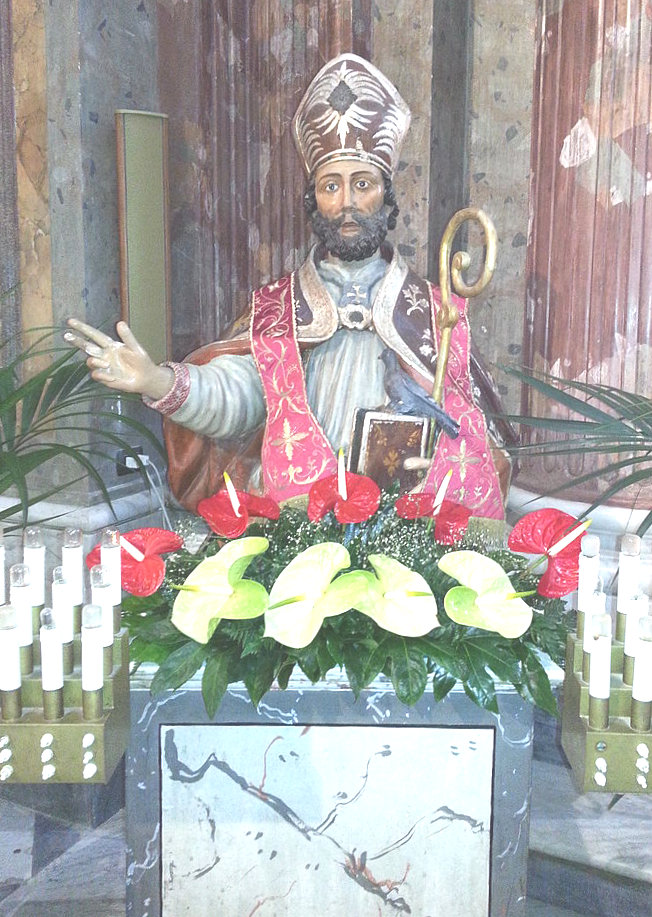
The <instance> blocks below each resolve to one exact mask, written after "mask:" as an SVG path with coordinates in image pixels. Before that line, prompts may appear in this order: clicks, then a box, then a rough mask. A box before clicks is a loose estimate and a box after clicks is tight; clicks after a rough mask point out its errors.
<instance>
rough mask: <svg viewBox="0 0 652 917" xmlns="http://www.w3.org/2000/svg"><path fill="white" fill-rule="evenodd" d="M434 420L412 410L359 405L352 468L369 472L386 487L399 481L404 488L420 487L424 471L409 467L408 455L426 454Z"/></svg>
mask: <svg viewBox="0 0 652 917" xmlns="http://www.w3.org/2000/svg"><path fill="white" fill-rule="evenodd" d="M429 430H430V420H429V419H428V418H427V417H412V416H410V415H408V414H386V413H384V412H382V411H369V410H365V409H363V408H358V410H357V411H356V412H355V416H354V420H353V433H352V436H351V447H350V451H349V469H350V470H351V471H354V472H355V473H356V474H366V475H368V476H369V477H370V478H372V479H373V480H374V481H375V482H376V484H378V486H379V487H380V488H382V489H383V490H386V489H387V488H388V487H389V486H390V485H391V484H393V483H394V482H395V481H397V480H398V481H399V487H400V492H401V493H405V492H406V491H408V490H412V488H414V487H416V486H417V484H419V483H420V481H421V480H422V478H423V472H422V471H407V470H406V469H405V468H404V466H403V462H404V461H405V459H406V458H423V457H424V456H425V454H426V447H427V443H428V433H429Z"/></svg>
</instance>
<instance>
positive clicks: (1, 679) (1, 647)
mask: <svg viewBox="0 0 652 917" xmlns="http://www.w3.org/2000/svg"><path fill="white" fill-rule="evenodd" d="M20 682H21V678H20V644H19V642H18V626H17V615H16V609H15V608H14V607H13V606H12V605H3V606H2V607H0V691H17V690H18V689H19V688H20Z"/></svg>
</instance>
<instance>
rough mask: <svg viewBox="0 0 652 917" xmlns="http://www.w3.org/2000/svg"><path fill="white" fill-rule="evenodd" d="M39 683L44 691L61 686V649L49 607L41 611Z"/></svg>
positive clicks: (55, 689) (59, 638) (53, 689)
mask: <svg viewBox="0 0 652 917" xmlns="http://www.w3.org/2000/svg"><path fill="white" fill-rule="evenodd" d="M40 638H41V683H42V685H43V690H44V691H58V690H59V689H60V688H63V649H62V646H61V634H60V633H59V631H58V629H57V626H56V622H55V620H54V615H53V614H52V609H51V608H44V609H43V611H42V612H41V631H40Z"/></svg>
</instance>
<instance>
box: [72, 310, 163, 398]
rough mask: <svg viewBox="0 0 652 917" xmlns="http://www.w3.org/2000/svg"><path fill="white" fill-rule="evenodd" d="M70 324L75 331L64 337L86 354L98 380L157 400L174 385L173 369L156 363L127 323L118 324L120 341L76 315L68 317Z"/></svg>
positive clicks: (93, 374)
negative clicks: (77, 317)
mask: <svg viewBox="0 0 652 917" xmlns="http://www.w3.org/2000/svg"><path fill="white" fill-rule="evenodd" d="M68 327H69V328H70V329H72V330H70V331H66V332H65V334H64V336H63V337H64V340H65V341H66V342H67V343H68V344H72V345H73V346H74V347H77V348H78V349H79V350H81V351H82V352H83V353H85V354H86V357H87V359H86V365H87V366H88V368H89V370H90V372H91V376H92V377H93V379H95V380H96V381H97V382H102V383H103V384H104V385H106V386H108V388H114V389H118V391H121V392H137V393H138V394H140V395H147V396H148V397H149V398H153V399H154V400H158V399H159V398H163V397H164V396H165V395H167V393H168V392H169V391H170V389H171V388H172V385H173V382H174V373H173V372H172V369H171V368H170V367H169V366H157V364H156V363H154V362H153V360H152V359H151V357H150V356H149V354H148V353H147V351H146V350H145V349H144V348H143V347H141V345H140V344H139V343H138V341H137V340H136V338H135V336H134V335H133V333H132V331H131V329H130V328H129V325H127V323H126V322H118V324H117V325H116V331H117V332H118V336H119V337H120V340H119V341H114V340H113V338H111V337H109V335H108V334H104V332H103V331H99V330H98V329H97V328H93V326H92V325H87V324H86V323H85V322H80V321H79V320H78V319H76V318H69V319H68Z"/></svg>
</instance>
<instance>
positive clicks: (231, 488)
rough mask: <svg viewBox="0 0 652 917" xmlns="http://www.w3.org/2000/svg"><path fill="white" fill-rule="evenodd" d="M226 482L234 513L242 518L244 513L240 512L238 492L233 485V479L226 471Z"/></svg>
mask: <svg viewBox="0 0 652 917" xmlns="http://www.w3.org/2000/svg"><path fill="white" fill-rule="evenodd" d="M224 484H225V485H226V492H227V494H228V495H229V500H230V502H231V508H232V509H233V514H234V515H235V516H237V517H238V519H239V518H240V516H241V515H242V513H241V512H240V500H239V498H238V494H237V492H236V489H235V487H234V486H233V481H232V480H231V478H230V476H229V475H228V474H227V472H226V471H225V472H224Z"/></svg>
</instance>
